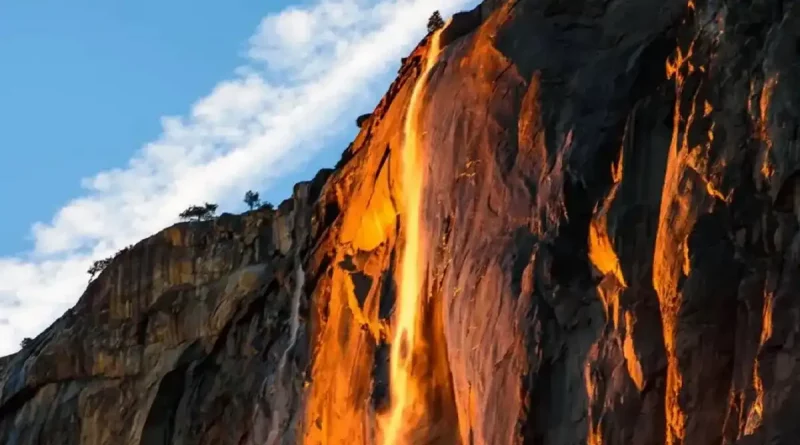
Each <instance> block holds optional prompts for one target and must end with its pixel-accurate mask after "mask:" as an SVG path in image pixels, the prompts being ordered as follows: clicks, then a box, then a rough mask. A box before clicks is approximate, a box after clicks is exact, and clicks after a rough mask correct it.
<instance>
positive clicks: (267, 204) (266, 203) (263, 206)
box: [259, 201, 275, 210]
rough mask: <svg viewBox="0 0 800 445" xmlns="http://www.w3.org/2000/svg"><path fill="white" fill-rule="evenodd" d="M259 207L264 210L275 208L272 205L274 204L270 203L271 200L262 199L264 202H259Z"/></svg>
mask: <svg viewBox="0 0 800 445" xmlns="http://www.w3.org/2000/svg"><path fill="white" fill-rule="evenodd" d="M259 208H260V209H266V210H275V206H274V205H272V203H271V202H269V201H264V202H263V203H262V204H261V207H259Z"/></svg>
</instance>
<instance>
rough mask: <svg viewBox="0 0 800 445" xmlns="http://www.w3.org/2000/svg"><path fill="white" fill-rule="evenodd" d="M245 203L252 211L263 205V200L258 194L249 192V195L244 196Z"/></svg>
mask: <svg viewBox="0 0 800 445" xmlns="http://www.w3.org/2000/svg"><path fill="white" fill-rule="evenodd" d="M244 203H245V204H247V206H248V207H250V210H253V209H254V208H256V207H258V206H259V205H261V198H259V196H258V192H254V191H252V190H248V191H247V193H245V194H244Z"/></svg>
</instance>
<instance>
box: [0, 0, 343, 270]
mask: <svg viewBox="0 0 800 445" xmlns="http://www.w3.org/2000/svg"><path fill="white" fill-rule="evenodd" d="M288 3H289V2H288V1H287V0H260V1H257V0H230V1H225V2H220V1H218V0H169V1H163V0H137V1H135V2H116V1H98V0H93V1H88V0H74V1H69V2H65V1H63V0H37V1H0V60H2V61H3V67H4V68H3V69H2V70H0V97H2V100H0V122H2V123H3V124H2V126H1V127H2V130H0V150H1V151H2V161H3V162H2V163H0V165H2V167H0V172H1V174H0V204H1V205H2V206H3V208H5V209H9V210H11V209H13V211H12V212H11V214H12V215H13V217H7V218H2V219H0V233H2V234H3V236H2V237H1V238H0V255H8V254H14V253H18V252H23V251H24V250H25V249H26V248H28V247H30V234H29V232H30V226H31V224H32V223H34V222H35V221H42V220H47V219H49V218H50V217H52V215H53V214H54V213H55V212H56V210H58V208H59V207H60V206H61V205H63V204H64V203H66V202H67V201H68V200H69V199H70V198H72V197H74V196H76V195H78V194H80V192H81V183H80V178H83V177H87V176H90V175H92V174H94V173H96V172H98V171H100V170H105V169H108V168H111V167H115V166H120V165H124V164H125V162H126V161H127V160H128V159H129V158H130V157H131V156H132V154H133V153H134V152H135V151H136V150H138V149H139V148H140V147H141V145H143V144H144V143H145V142H147V141H149V140H152V139H155V138H156V137H157V136H158V134H159V133H160V130H161V124H160V122H159V117H160V116H162V115H173V114H183V113H184V112H185V111H186V110H187V109H188V107H189V106H190V105H191V104H192V103H193V102H194V101H195V100H196V99H198V98H199V97H201V96H203V95H205V94H207V93H208V92H209V91H210V90H211V88H213V87H214V85H215V84H216V83H217V82H218V81H219V80H220V79H225V78H227V77H229V76H230V75H231V74H232V73H233V70H234V69H235V68H236V67H237V66H239V65H241V64H242V63H243V62H244V60H243V57H244V54H243V53H244V52H245V50H246V44H247V40H248V38H249V37H250V35H251V34H252V33H253V31H254V30H255V29H256V27H257V26H258V24H259V21H260V20H261V18H262V17H263V16H265V15H266V14H268V13H275V12H278V11H280V10H281V9H283V8H285V7H286V6H287V5H288ZM337 150H339V147H335V146H331V147H329V149H328V150H326V154H327V151H332V152H336V151H337ZM324 157H325V158H328V157H329V156H324ZM276 188H277V189H279V191H277V190H276V191H274V192H273V193H269V192H268V193H269V194H270V195H273V199H275V200H278V199H280V198H279V197H278V196H283V195H285V194H286V193H288V192H287V190H286V188H285V187H280V186H279V187H276Z"/></svg>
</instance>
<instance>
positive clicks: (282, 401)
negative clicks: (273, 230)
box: [266, 255, 306, 445]
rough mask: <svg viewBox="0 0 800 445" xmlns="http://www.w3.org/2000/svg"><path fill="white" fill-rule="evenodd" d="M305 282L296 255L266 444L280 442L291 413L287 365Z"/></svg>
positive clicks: (293, 344)
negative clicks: (285, 337)
mask: <svg viewBox="0 0 800 445" xmlns="http://www.w3.org/2000/svg"><path fill="white" fill-rule="evenodd" d="M305 283H306V273H305V271H304V270H303V263H302V261H300V255H295V287H294V292H293V294H292V309H291V318H290V319H289V343H288V344H287V345H286V349H285V350H284V351H283V355H282V356H281V361H280V362H279V363H278V372H277V378H276V381H275V397H274V399H273V400H274V402H273V403H272V416H271V418H272V425H271V426H270V429H269V436H267V444H266V445H276V444H277V443H278V439H279V433H280V431H281V429H280V427H281V424H283V423H285V420H286V419H285V417H286V416H287V415H288V413H289V410H288V409H287V408H288V407H289V404H290V397H291V394H292V391H291V390H287V389H288V388H287V386H288V384H289V383H288V382H286V379H287V377H291V375H292V373H291V372H287V370H286V365H287V363H288V362H289V358H290V357H291V354H292V352H293V351H294V348H295V344H296V343H297V331H298V330H299V328H300V319H299V318H300V317H299V313H300V297H301V296H302V295H303V286H305Z"/></svg>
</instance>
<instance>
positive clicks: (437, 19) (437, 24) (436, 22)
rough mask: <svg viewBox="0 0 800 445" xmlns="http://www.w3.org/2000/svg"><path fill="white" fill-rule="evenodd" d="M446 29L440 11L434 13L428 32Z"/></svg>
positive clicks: (430, 19) (429, 22) (429, 21)
mask: <svg viewBox="0 0 800 445" xmlns="http://www.w3.org/2000/svg"><path fill="white" fill-rule="evenodd" d="M443 27H444V19H442V15H441V14H439V11H433V14H431V17H430V18H429V19H428V32H436V30H438V29H441V28H443Z"/></svg>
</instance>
